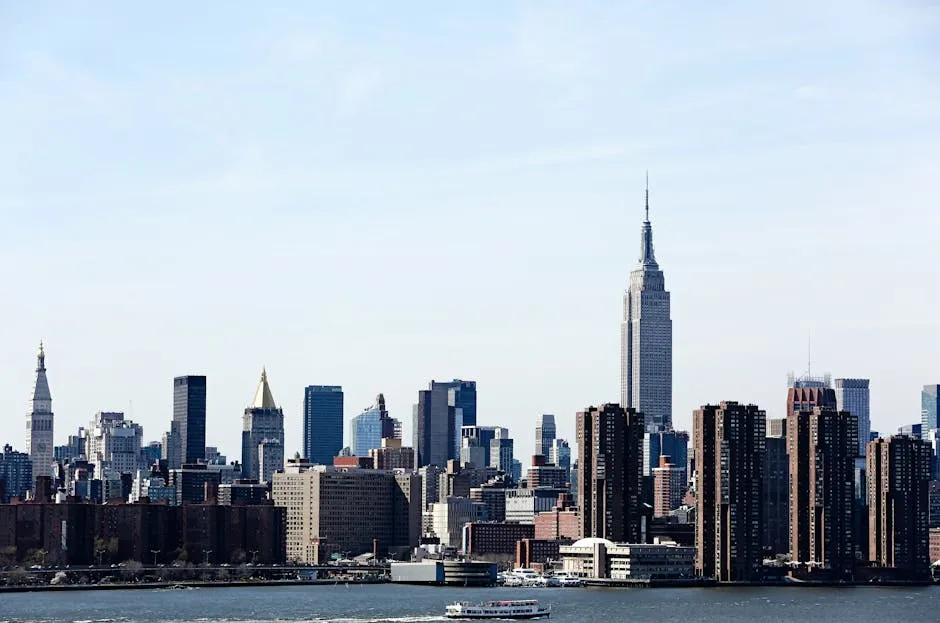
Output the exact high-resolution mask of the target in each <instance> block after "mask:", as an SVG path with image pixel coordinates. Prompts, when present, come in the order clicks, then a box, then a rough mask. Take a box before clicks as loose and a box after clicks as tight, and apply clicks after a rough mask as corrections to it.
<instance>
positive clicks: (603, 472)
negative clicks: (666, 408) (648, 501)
mask: <svg viewBox="0 0 940 623" xmlns="http://www.w3.org/2000/svg"><path fill="white" fill-rule="evenodd" d="M576 427H577V442H578V453H579V454H578V456H579V458H578V461H579V464H578V465H579V470H578V480H579V482H578V500H579V503H580V508H581V534H582V536H584V537H599V538H602V539H609V540H611V541H615V542H618V543H641V542H642V541H643V527H642V514H643V513H642V509H641V507H640V505H641V501H640V496H641V495H642V488H643V433H644V432H645V430H646V428H645V421H644V418H643V414H642V413H637V412H636V411H635V410H633V409H629V408H628V409H624V408H623V407H621V406H620V405H618V404H605V405H603V406H601V407H589V408H587V409H585V410H584V411H581V412H579V413H578V414H577V416H576Z"/></svg>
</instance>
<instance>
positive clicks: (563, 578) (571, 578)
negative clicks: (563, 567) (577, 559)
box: [554, 572, 584, 586]
mask: <svg viewBox="0 0 940 623" xmlns="http://www.w3.org/2000/svg"><path fill="white" fill-rule="evenodd" d="M554 578H555V581H557V582H558V584H557V586H584V580H582V579H581V578H579V577H578V576H576V575H573V574H568V573H564V572H562V573H556V574H555V575H554Z"/></svg>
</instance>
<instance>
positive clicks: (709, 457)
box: [692, 402, 766, 582]
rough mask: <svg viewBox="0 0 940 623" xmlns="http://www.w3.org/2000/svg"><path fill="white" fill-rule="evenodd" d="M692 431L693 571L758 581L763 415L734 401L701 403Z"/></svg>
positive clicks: (720, 578) (727, 579)
mask: <svg viewBox="0 0 940 623" xmlns="http://www.w3.org/2000/svg"><path fill="white" fill-rule="evenodd" d="M692 427H693V431H692V436H693V439H694V444H695V468H696V470H697V472H698V473H697V483H698V492H697V496H696V506H695V544H696V550H697V552H696V569H697V572H698V574H699V575H700V576H702V577H705V578H710V579H714V580H718V581H721V582H754V581H758V580H760V578H761V575H762V567H761V560H762V553H763V552H762V547H761V545H762V540H763V539H762V537H763V533H762V525H763V469H764V437H765V434H766V414H765V413H764V411H762V410H761V409H759V408H758V407H757V406H756V405H742V404H738V403H737V402H722V403H721V404H719V405H717V406H716V405H704V406H702V407H701V408H700V409H696V410H695V411H694V412H693V414H692Z"/></svg>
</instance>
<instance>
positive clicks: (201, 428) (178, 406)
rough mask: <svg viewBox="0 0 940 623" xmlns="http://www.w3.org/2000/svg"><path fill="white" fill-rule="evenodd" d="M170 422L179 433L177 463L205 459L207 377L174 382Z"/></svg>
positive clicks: (186, 377)
mask: <svg viewBox="0 0 940 623" xmlns="http://www.w3.org/2000/svg"><path fill="white" fill-rule="evenodd" d="M173 422H175V423H176V428H177V430H178V431H179V439H180V455H181V457H180V460H181V461H182V462H183V464H189V463H198V462H200V461H204V460H205V458H206V377H204V376H178V377H176V378H175V379H173Z"/></svg>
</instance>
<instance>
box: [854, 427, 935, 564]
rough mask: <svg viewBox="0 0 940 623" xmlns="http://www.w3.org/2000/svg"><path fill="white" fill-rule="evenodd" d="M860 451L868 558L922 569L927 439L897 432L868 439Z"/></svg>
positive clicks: (926, 541)
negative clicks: (865, 482)
mask: <svg viewBox="0 0 940 623" xmlns="http://www.w3.org/2000/svg"><path fill="white" fill-rule="evenodd" d="M866 455H867V463H868V557H869V560H870V561H871V562H872V563H874V564H876V565H878V566H881V567H892V568H895V569H904V570H906V571H908V572H911V573H915V574H920V573H927V570H928V567H929V565H930V562H931V561H930V551H929V550H930V545H929V538H930V537H929V516H928V514H929V509H928V500H929V498H928V494H927V493H928V487H929V485H930V461H931V459H932V449H931V447H930V444H929V443H928V442H926V441H924V440H922V439H915V438H913V437H907V436H901V435H897V436H894V437H891V438H890V439H876V440H875V441H872V442H869V444H868V447H867V453H866Z"/></svg>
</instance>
